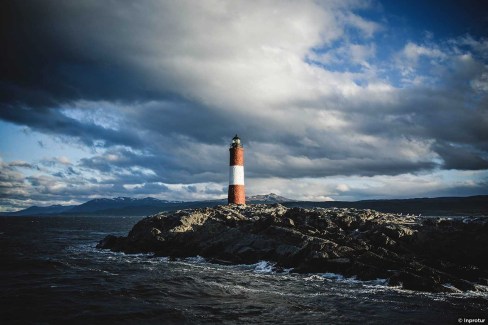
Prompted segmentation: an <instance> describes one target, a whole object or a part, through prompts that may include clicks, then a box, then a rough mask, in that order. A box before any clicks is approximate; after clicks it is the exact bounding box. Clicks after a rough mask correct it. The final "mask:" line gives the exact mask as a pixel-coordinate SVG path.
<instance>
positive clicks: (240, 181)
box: [228, 134, 246, 204]
mask: <svg viewBox="0 0 488 325" xmlns="http://www.w3.org/2000/svg"><path fill="white" fill-rule="evenodd" d="M229 151H230V169H229V196H228V202H229V204H246V194H245V191H244V148H243V147H242V144H241V139H239V137H238V136H237V134H236V136H235V137H234V138H233V139H232V143H231V145H230V148H229Z"/></svg>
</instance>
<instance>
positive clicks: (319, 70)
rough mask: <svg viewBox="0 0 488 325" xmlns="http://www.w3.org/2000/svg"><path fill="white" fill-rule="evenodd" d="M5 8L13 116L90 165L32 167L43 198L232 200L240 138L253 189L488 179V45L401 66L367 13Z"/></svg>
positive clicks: (411, 51) (193, 7) (404, 54)
mask: <svg viewBox="0 0 488 325" xmlns="http://www.w3.org/2000/svg"><path fill="white" fill-rule="evenodd" d="M1 6H2V8H0V9H1V11H2V13H3V17H2V24H4V25H5V27H6V28H3V29H2V30H3V31H4V32H3V33H2V36H1V37H2V44H8V45H7V46H6V48H7V49H8V50H7V51H2V53H1V54H0V56H1V57H0V65H1V70H2V75H1V76H0V119H2V120H4V121H8V122H10V123H14V124H17V125H23V126H24V125H25V126H27V127H29V128H30V129H32V130H35V131H38V132H40V133H43V134H46V135H49V136H53V137H63V139H64V141H66V143H68V145H69V146H78V147H81V148H84V150H85V153H86V154H85V156H84V157H82V158H80V159H77V158H73V157H71V156H70V153H69V152H66V153H64V152H63V153H62V154H60V155H58V156H57V158H53V157H49V156H50V155H47V156H48V158H45V157H44V158H45V159H44V160H43V157H35V159H34V158H33V159H32V160H33V161H32V162H31V161H29V162H26V164H30V165H32V166H34V165H35V162H34V160H37V163H39V166H42V167H43V168H45V169H46V170H44V171H39V173H40V174H39V175H35V174H34V172H31V173H26V175H24V177H25V179H24V182H23V183H24V185H23V186H24V187H23V188H24V189H25V191H26V192H29V191H37V192H39V193H43V195H46V196H42V197H43V198H46V199H47V198H50V197H51V198H52V196H49V195H54V196H56V197H59V198H60V197H62V195H63V194H62V193H72V194H65V195H66V198H67V200H68V199H69V200H73V199H76V196H75V195H79V196H80V197H85V198H86V197H90V196H93V195H103V193H106V195H105V196H108V195H109V193H110V194H111V195H119V194H120V195H124V193H132V194H137V195H144V193H146V194H152V193H155V192H156V191H158V190H159V191H160V192H161V193H164V194H165V195H176V194H175V193H178V195H181V196H182V197H185V198H192V197H193V198H196V197H201V198H207V197H209V195H211V194H212V193H213V194H214V195H220V194H221V193H222V187H223V186H225V185H224V184H225V183H226V180H227V172H226V170H227V164H228V161H227V160H228V152H227V146H228V142H229V140H230V138H231V137H232V136H233V135H234V134H235V133H239V134H240V135H241V136H242V138H243V141H244V145H245V148H246V176H247V177H249V179H252V180H253V181H255V180H258V179H268V178H271V179H272V178H276V179H294V180H296V179H305V178H318V179H321V180H322V181H323V180H324V178H325V177H333V176H337V175H343V176H344V177H352V176H354V177H375V176H383V177H387V176H391V177H395V176H396V175H405V174H422V173H425V172H428V171H430V172H435V171H437V170H439V169H457V170H484V169H486V168H487V167H486V161H487V159H488V158H487V156H488V154H487V152H488V133H487V132H488V131H487V128H486V125H488V112H487V107H488V96H487V94H488V86H487V85H488V83H487V76H488V68H487V62H486V60H487V59H488V58H487V57H486V51H485V50H486V44H487V41H486V39H479V38H475V37H473V36H470V35H464V36H460V37H457V38H452V39H449V40H447V41H437V40H435V39H434V38H433V37H430V38H429V39H428V40H427V41H414V40H407V41H403V40H399V41H398V43H399V45H398V48H397V49H396V52H395V54H394V55H392V56H390V57H389V56H387V55H386V54H385V53H383V48H381V47H380V46H381V45H380V44H381V37H382V35H381V34H382V32H383V31H385V30H386V29H387V28H388V26H385V24H386V23H385V21H386V20H381V19H378V20H376V21H373V20H372V19H368V18H366V16H367V15H362V14H361V13H362V12H364V11H365V10H375V9H374V8H375V4H374V3H369V2H368V3H364V2H358V1H325V2H317V1H301V2H293V1H289V2H288V1H285V2H277V3H275V2H273V1H263V2H258V3H250V2H246V1H235V2H226V1H210V2H192V1H178V2H174V1H148V2H145V3H144V4H135V3H129V2H126V3H117V2H99V1H83V2H66V1H55V0H48V1H30V2H15V3H14V2H8V3H7V2H5V3H3V4H2V5H1ZM257 8H259V10H257ZM26 22H29V23H26ZM20 39H22V40H23V41H22V42H20V41H18V40H20ZM39 141H40V140H39ZM39 146H41V149H42V147H44V144H43V142H41V141H40V142H39ZM68 151H69V150H68ZM13 167H22V166H20V165H19V166H10V167H9V168H13ZM25 167H26V168H27V165H26V166H25ZM5 168H7V167H5ZM15 170H16V169H15ZM10 172H11V173H14V170H12V169H11V170H10ZM27 174H28V175H27ZM12 175H13V174H12ZM16 175H17V176H19V175H18V174H16ZM26 184H27V185H26ZM195 184H200V185H195ZM172 185H174V187H171V186H172ZM26 186H27V187H26ZM185 186H187V187H185ZM331 186H332V185H331ZM346 186H349V185H347V184H346ZM271 187H272V186H271ZM21 188H22V187H21ZM260 188H261V187H260ZM341 188H342V189H344V188H345V187H341ZM350 188H351V189H352V187H350ZM166 189H169V190H166ZM338 189H339V187H338V185H337V184H334V185H333V186H332V187H331V188H330V191H329V190H328V191H326V192H327V193H324V199H325V198H326V197H332V198H333V195H332V194H331V193H335V192H334V191H338ZM5 190H6V191H7V187H5ZM131 191H132V192H131ZM297 191H302V193H304V191H305V190H304V189H297ZM351 191H352V190H351ZM266 192H271V189H270V190H267V191H266ZM275 192H276V191H275ZM219 193H220V194H219ZM342 193H350V191H343V192H342ZM351 193H352V192H351ZM31 194H32V193H31ZM289 194H292V193H289ZM351 195H353V194H351ZM290 196H293V195H290ZM312 196H313V195H312V194H311V193H308V194H307V197H312ZM303 197H305V194H303ZM24 198H27V196H25V197H24ZM40 198H41V197H39V199H40Z"/></svg>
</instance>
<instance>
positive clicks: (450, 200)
mask: <svg viewBox="0 0 488 325" xmlns="http://www.w3.org/2000/svg"><path fill="white" fill-rule="evenodd" d="M246 202H247V203H248V204H274V203H280V204H283V205H285V206H287V207H303V208H312V207H323V208H334V207H335V208H357V209H373V210H377V211H381V212H391V213H404V214H416V215H418V214H423V215H436V216H446V215H480V216H481V215H484V216H488V195H478V196H469V197H440V198H415V199H402V200H363V201H352V202H351V201H327V202H312V201H295V200H291V199H288V198H285V197H282V196H279V195H277V194H274V193H270V194H265V195H255V196H251V197H247V198H246ZM226 203H227V200H226V199H221V200H208V201H192V202H184V201H168V200H160V199H156V198H152V197H146V198H142V199H138V198H130V197H117V198H111V199H109V198H100V199H93V200H90V201H88V202H85V203H83V204H80V205H66V206H63V205H51V206H46V207H39V206H32V207H29V208H27V209H24V210H20V211H16V212H3V213H0V215H2V216H44V215H110V216H131V215H133V216H144V215H150V214H155V213H158V212H160V211H171V210H178V209H186V208H203V207H213V206H215V205H219V204H226Z"/></svg>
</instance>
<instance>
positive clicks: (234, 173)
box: [229, 166, 244, 185]
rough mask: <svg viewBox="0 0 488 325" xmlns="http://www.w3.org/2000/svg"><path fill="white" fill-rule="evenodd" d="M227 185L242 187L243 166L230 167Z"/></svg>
mask: <svg viewBox="0 0 488 325" xmlns="http://www.w3.org/2000/svg"><path fill="white" fill-rule="evenodd" d="M229 185H244V166H230V169H229Z"/></svg>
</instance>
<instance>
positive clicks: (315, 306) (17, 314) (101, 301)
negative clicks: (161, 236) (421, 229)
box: [0, 216, 488, 324]
mask: <svg viewBox="0 0 488 325" xmlns="http://www.w3.org/2000/svg"><path fill="white" fill-rule="evenodd" d="M140 219H142V217H95V216H86V217H82V216H81V217H79V216H77V217H75V216H62V217H51V216H50V217H0V324H460V323H466V324H467V323H469V324H475V323H477V324H480V323H485V324H486V323H488V320H487V318H488V293H487V292H464V293H462V292H459V293H449V294H446V293H422V292H413V291H408V290H402V289H400V288H396V287H389V286H387V283H386V280H384V279H377V280H375V281H367V282H364V281H358V280H356V279H354V278H344V277H342V276H341V275H338V274H332V273H325V274H295V273H293V272H292V270H284V271H283V270H281V271H280V272H277V271H276V270H275V268H274V267H273V264H272V263H270V262H267V261H261V262H259V263H256V264H250V265H219V264H212V263H209V262H208V261H206V260H205V259H204V258H202V257H199V256H194V257H190V258H185V259H176V260H173V259H171V260H170V259H168V258H165V257H153V256H152V255H151V254H132V255H128V254H124V253H114V252H110V251H108V250H100V249H97V248H96V245H97V243H98V241H100V240H101V239H103V238H104V237H105V236H106V235H109V234H113V235H118V236H122V235H127V233H128V232H129V230H130V229H131V228H132V226H133V225H134V224H136V223H137V221H139V220H140ZM482 320H484V321H482Z"/></svg>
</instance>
